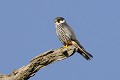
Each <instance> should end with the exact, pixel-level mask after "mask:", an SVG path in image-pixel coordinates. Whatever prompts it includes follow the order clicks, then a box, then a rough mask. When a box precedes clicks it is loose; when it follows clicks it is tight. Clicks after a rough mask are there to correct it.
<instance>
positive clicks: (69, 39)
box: [54, 17, 93, 60]
mask: <svg viewBox="0 0 120 80" xmlns="http://www.w3.org/2000/svg"><path fill="white" fill-rule="evenodd" d="M54 22H55V28H56V33H57V36H58V38H59V40H60V41H61V43H62V44H63V45H64V47H68V46H69V45H75V46H76V47H78V51H77V52H78V53H80V54H81V55H82V56H83V57H84V58H85V59H86V60H90V59H91V58H93V56H92V55H91V54H90V53H88V52H87V51H86V50H85V49H84V48H83V46H82V45H81V44H80V43H79V41H78V40H77V38H76V36H75V34H74V32H73V30H72V29H71V27H70V26H69V25H68V24H67V22H66V20H65V19H64V18H63V17H56V18H55V19H54Z"/></svg>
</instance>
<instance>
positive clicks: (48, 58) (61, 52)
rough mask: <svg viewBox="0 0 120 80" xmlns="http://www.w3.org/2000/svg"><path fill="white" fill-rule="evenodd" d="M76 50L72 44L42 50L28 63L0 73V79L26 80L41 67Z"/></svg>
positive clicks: (64, 57) (70, 54)
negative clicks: (5, 72)
mask: <svg viewBox="0 0 120 80" xmlns="http://www.w3.org/2000/svg"><path fill="white" fill-rule="evenodd" d="M75 52H76V48H75V47H74V46H69V47H68V48H59V49H56V50H49V51H47V52H44V53H42V54H40V55H38V56H36V57H35V58H33V59H32V60H31V61H30V63H29V64H28V65H26V66H23V67H21V68H19V69H17V70H15V71H13V72H12V73H11V74H8V75H2V74H1V75H0V80H28V79H29V78H30V77H32V76H34V75H35V73H36V72H37V71H39V70H40V69H41V68H43V67H45V66H47V65H49V64H51V63H53V62H56V61H60V60H63V59H66V58H68V57H70V56H72V55H73V54H74V53H75Z"/></svg>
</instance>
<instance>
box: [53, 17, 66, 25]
mask: <svg viewBox="0 0 120 80" xmlns="http://www.w3.org/2000/svg"><path fill="white" fill-rule="evenodd" d="M54 21H55V24H56V25H59V24H62V23H65V22H66V21H65V19H64V18H63V17H56V18H55V19H54Z"/></svg>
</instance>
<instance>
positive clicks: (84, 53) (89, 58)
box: [78, 48, 93, 60]
mask: <svg viewBox="0 0 120 80" xmlns="http://www.w3.org/2000/svg"><path fill="white" fill-rule="evenodd" d="M78 53H80V54H81V55H82V56H83V57H84V58H85V59H86V60H91V58H93V56H92V55H91V54H90V53H88V52H87V51H86V50H85V49H84V48H79V49H78Z"/></svg>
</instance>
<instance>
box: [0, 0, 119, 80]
mask: <svg viewBox="0 0 120 80" xmlns="http://www.w3.org/2000/svg"><path fill="white" fill-rule="evenodd" d="M119 3H120V1H119V0H73V1H72V0H71V1H70V0H59V1H58V0H0V54H1V56H0V63H1V66H0V73H3V74H9V73H11V71H12V70H14V69H18V68H20V67H22V66H24V65H27V64H28V63H29V61H30V59H32V58H33V57H35V56H37V55H38V54H40V53H42V52H45V51H47V50H49V49H51V48H53V49H56V48H59V47H61V46H62V44H61V43H60V41H59V40H58V38H57V36H56V33H55V27H54V18H55V17H57V16H62V17H64V18H65V19H66V21H67V23H68V24H69V25H70V26H71V27H72V28H73V30H74V32H75V34H76V36H77V37H78V39H79V41H80V43H81V44H82V45H83V46H84V48H85V49H86V50H87V51H88V52H90V53H91V54H92V55H93V56H94V58H93V59H92V60H91V61H87V60H85V59H84V58H83V57H82V56H80V55H79V54H77V53H75V54H74V55H73V56H71V57H70V58H68V59H66V60H63V61H59V62H56V63H53V64H51V65H49V66H47V67H45V68H43V69H41V70H40V71H39V72H37V73H36V75H35V76H34V77H32V78H30V79H29V80H40V79H42V80H120V75H119V74H120V70H119V68H120V62H119V61H120V58H119V56H120V46H119V45H120V4H119Z"/></svg>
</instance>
